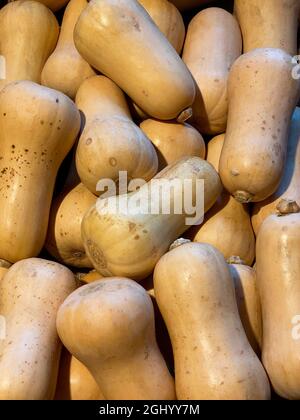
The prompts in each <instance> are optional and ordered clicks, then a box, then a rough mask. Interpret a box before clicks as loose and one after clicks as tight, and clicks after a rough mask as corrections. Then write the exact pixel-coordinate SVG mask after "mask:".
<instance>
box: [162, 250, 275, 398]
mask: <svg viewBox="0 0 300 420" xmlns="http://www.w3.org/2000/svg"><path fill="white" fill-rule="evenodd" d="M154 290H155V297H156V300H157V303H158V306H159V309H160V311H161V313H162V315H163V318H164V320H165V322H166V325H167V328H168V331H169V334H170V337H171V341H172V347H173V351H174V358H175V385H176V395H177V398H178V399H179V400H265V399H269V398H270V386H269V382H268V378H267V375H266V373H265V371H264V369H263V366H262V365H261V363H260V361H259V359H258V358H257V356H256V354H255V353H254V351H253V349H252V348H251V346H250V344H249V342H248V340H247V337H246V334H245V332H244V329H243V326H242V323H241V320H240V317H239V312H238V307H237V302H236V298H235V291H234V285H233V281H232V279H231V275H230V271H229V267H228V265H227V264H226V261H225V259H224V257H223V256H222V254H221V253H220V252H219V251H218V250H217V249H216V248H214V247H212V246H211V245H206V244H195V243H190V244H185V245H182V246H179V247H177V248H175V249H173V250H172V251H170V252H169V253H167V254H165V255H164V256H163V257H162V258H161V260H160V261H159V262H158V264H157V266H156V267H155V271H154Z"/></svg>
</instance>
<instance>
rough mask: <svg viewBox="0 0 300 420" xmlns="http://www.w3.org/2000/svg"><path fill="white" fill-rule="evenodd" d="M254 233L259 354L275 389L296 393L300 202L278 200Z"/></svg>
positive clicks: (299, 373)
mask: <svg viewBox="0 0 300 420" xmlns="http://www.w3.org/2000/svg"><path fill="white" fill-rule="evenodd" d="M277 208H278V212H279V213H278V215H271V216H269V217H267V219H266V220H265V221H264V222H263V224H262V226H261V228H260V230H259V233H258V238H257V260H256V271H257V281H258V288H259V293H260V297H261V304H262V316H263V344H262V360H263V364H264V366H265V368H266V370H267V373H268V375H269V378H270V380H271V383H272V385H273V388H274V390H275V392H276V393H277V394H278V395H280V396H281V397H283V398H287V399H291V400H293V399H295V400H299V399H300V364H299V354H300V328H299V324H300V316H299V315H300V282H299V277H300V213H299V211H300V208H299V206H298V205H297V204H296V203H295V202H288V201H282V202H280V203H279V204H278V206H277Z"/></svg>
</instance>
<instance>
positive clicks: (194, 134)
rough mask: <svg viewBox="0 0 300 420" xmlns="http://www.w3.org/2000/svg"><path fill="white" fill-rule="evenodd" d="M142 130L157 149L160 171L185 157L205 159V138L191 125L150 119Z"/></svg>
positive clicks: (142, 124)
mask: <svg viewBox="0 0 300 420" xmlns="http://www.w3.org/2000/svg"><path fill="white" fill-rule="evenodd" d="M140 128H141V129H142V130H143V132H144V133H145V134H146V136H147V137H148V138H149V139H150V140H151V141H152V143H153V144H154V146H155V148H156V151H157V155H158V163H159V166H158V169H159V170H160V171H161V170H162V169H164V168H165V167H166V166H168V165H170V164H171V163H174V162H176V160H178V159H181V158H183V157H185V156H198V157H200V158H202V159H204V158H205V154H206V147H205V143H204V140H203V137H202V136H201V134H200V133H199V131H197V130H196V129H195V128H194V127H192V126H191V125H189V124H186V123H184V124H179V123H177V122H175V121H168V122H166V121H158V120H153V119H148V120H146V121H143V122H142V123H141V124H140Z"/></svg>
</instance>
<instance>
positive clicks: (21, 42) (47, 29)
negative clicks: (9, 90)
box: [0, 0, 59, 88]
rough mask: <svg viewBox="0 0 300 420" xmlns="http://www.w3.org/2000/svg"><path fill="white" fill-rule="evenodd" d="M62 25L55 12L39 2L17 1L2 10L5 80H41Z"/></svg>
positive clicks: (0, 28) (2, 82)
mask: <svg viewBox="0 0 300 420" xmlns="http://www.w3.org/2000/svg"><path fill="white" fill-rule="evenodd" d="M58 34H59V26H58V23H57V20H56V18H55V16H54V14H53V13H52V12H51V11H50V10H49V9H48V8H47V7H46V6H44V5H43V4H41V3H38V2H36V1H23V0H20V1H14V2H12V3H8V4H7V5H6V6H4V7H3V8H2V9H1V10H0V54H1V55H2V56H4V57H5V79H4V80H0V88H2V87H3V86H5V85H6V84H8V83H9V82H12V81H16V80H31V81H33V82H37V83H40V81H41V73H42V70H43V67H44V64H45V62H46V60H47V58H48V57H49V55H50V54H51V53H52V51H53V50H54V48H55V45H56V42H57V38H58Z"/></svg>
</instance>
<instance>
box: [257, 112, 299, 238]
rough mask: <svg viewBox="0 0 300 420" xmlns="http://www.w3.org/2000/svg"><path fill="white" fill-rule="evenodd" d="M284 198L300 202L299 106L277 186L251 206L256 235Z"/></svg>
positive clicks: (292, 123) (292, 124) (294, 115)
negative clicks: (272, 191)
mask: <svg viewBox="0 0 300 420" xmlns="http://www.w3.org/2000/svg"><path fill="white" fill-rule="evenodd" d="M285 198H287V199H293V200H295V201H296V202H297V203H300V108H296V110H295V112H294V114H293V117H292V122H291V129H290V136H289V139H288V149H287V161H286V165H285V169H284V173H283V176H282V178H281V182H280V185H279V188H278V189H277V191H276V192H275V193H274V194H273V195H271V197H269V198H268V199H266V200H264V201H262V202H261V203H256V204H255V205H254V207H253V212H252V219H251V220H252V225H253V229H254V232H255V233H256V235H257V234H258V231H259V229H260V226H261V224H262V222H263V221H264V220H265V219H266V218H267V217H268V216H270V215H271V214H274V213H276V206H277V204H278V203H279V202H280V201H281V200H282V199H285Z"/></svg>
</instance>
